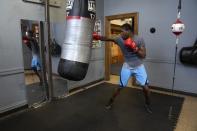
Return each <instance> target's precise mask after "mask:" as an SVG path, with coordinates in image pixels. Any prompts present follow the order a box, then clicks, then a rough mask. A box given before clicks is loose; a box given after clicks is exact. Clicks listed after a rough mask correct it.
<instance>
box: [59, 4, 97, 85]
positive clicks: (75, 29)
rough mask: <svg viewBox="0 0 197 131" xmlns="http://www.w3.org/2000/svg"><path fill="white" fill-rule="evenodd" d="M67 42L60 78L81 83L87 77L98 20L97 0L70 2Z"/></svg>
mask: <svg viewBox="0 0 197 131" xmlns="http://www.w3.org/2000/svg"><path fill="white" fill-rule="evenodd" d="M66 13H67V14H66V29H65V40H64V43H63V45H62V53H61V59H60V62H59V65H58V73H59V75H60V76H62V77H64V78H66V79H68V80H74V81H79V80H83V79H84V78H85V76H86V73H87V70H88V65H89V59H90V55H91V44H92V34H93V31H94V24H95V18H96V1H95V0H68V1H67V7H66Z"/></svg>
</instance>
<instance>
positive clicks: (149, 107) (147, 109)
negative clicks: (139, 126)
mask: <svg viewBox="0 0 197 131" xmlns="http://www.w3.org/2000/svg"><path fill="white" fill-rule="evenodd" d="M144 107H145V109H146V111H147V112H148V113H150V114H152V113H153V111H152V109H151V106H150V105H147V104H145V105H144Z"/></svg>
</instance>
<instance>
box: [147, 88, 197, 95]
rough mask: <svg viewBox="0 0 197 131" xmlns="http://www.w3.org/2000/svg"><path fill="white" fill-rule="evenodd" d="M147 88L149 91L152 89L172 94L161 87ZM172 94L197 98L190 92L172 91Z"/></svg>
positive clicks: (169, 90)
mask: <svg viewBox="0 0 197 131" xmlns="http://www.w3.org/2000/svg"><path fill="white" fill-rule="evenodd" d="M149 87H150V88H151V89H154V90H159V91H165V92H172V90H171V89H166V88H162V87H157V86H151V85H150V86H149ZM174 93H176V94H180V95H186V96H193V97H197V94H196V93H190V92H184V91H178V90H174Z"/></svg>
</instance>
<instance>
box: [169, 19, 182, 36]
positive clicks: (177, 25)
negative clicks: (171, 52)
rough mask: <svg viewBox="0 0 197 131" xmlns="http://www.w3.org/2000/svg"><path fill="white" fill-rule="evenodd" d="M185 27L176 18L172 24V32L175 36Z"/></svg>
mask: <svg viewBox="0 0 197 131" xmlns="http://www.w3.org/2000/svg"><path fill="white" fill-rule="evenodd" d="M184 29H185V25H184V24H183V23H182V21H181V20H180V19H177V20H176V22H175V23H174V24H172V33H174V34H175V35H176V36H179V35H180V34H182V33H183V31H184Z"/></svg>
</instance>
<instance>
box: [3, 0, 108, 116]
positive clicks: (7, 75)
mask: <svg viewBox="0 0 197 131" xmlns="http://www.w3.org/2000/svg"><path fill="white" fill-rule="evenodd" d="M61 1H62V6H61V7H60V8H50V14H51V15H50V17H51V22H52V23H51V25H52V29H53V30H54V31H53V32H52V35H54V36H55V38H56V40H57V42H58V43H59V44H62V43H63V41H64V22H65V20H64V18H65V17H64V16H65V2H66V1H65V0H61ZM97 11H98V12H97V13H98V14H97V17H98V18H99V19H101V20H102V24H103V16H104V13H103V11H104V5H103V0H99V1H97ZM0 12H3V15H1V21H0V29H1V31H0V84H1V85H0V113H1V112H5V111H8V110H10V109H14V108H17V107H20V106H23V105H25V104H27V99H26V91H25V79H24V64H23V53H22V41H21V26H20V20H21V19H28V20H37V21H44V7H43V6H41V5H37V4H30V3H25V2H23V1H22V0H15V1H8V0H1V4H0ZM58 62H59V59H58V58H52V63H53V65H52V67H53V73H56V72H57V65H58ZM103 67H104V48H103V47H102V48H99V49H93V51H92V57H91V63H90V67H89V70H88V74H87V77H86V78H85V80H83V81H81V82H68V87H69V88H74V87H76V86H79V85H82V84H86V83H88V82H92V81H94V80H98V79H101V78H103V77H104V68H103Z"/></svg>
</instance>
